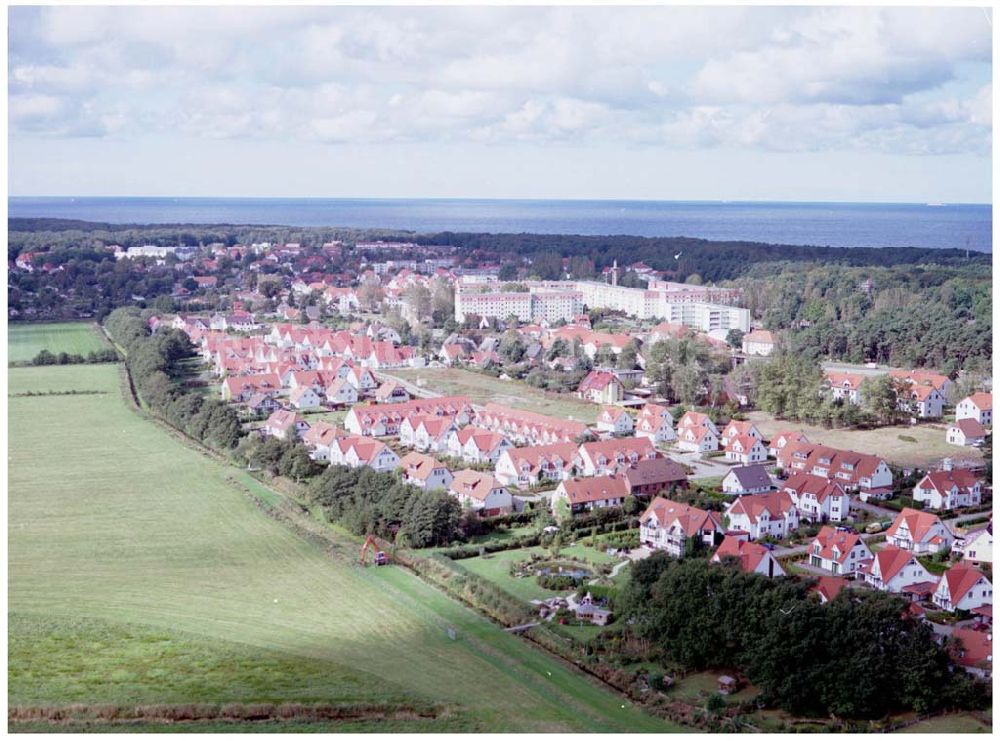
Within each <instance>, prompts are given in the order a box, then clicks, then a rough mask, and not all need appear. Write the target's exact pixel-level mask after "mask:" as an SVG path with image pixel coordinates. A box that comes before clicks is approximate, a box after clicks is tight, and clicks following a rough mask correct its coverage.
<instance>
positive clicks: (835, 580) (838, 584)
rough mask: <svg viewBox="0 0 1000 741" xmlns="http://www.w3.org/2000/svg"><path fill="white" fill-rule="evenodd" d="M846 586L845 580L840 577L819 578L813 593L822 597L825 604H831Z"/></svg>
mask: <svg viewBox="0 0 1000 741" xmlns="http://www.w3.org/2000/svg"><path fill="white" fill-rule="evenodd" d="M846 586H847V579H845V578H844V577H842V576H821V577H820V578H819V579H817V580H816V584H815V585H814V586H813V591H815V592H817V593H818V594H819V595H820V596H822V597H823V600H824V601H825V602H832V601H833V600H835V599H836V598H837V595H838V594H840V593H841V591H843V589H844V588H845V587H846Z"/></svg>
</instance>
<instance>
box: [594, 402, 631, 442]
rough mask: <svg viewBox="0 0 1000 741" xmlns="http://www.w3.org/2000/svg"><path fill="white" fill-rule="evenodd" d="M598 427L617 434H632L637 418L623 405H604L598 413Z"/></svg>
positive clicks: (603, 430)
mask: <svg viewBox="0 0 1000 741" xmlns="http://www.w3.org/2000/svg"><path fill="white" fill-rule="evenodd" d="M597 429H598V430H600V431H601V432H611V433H613V434H615V435H631V434H632V431H633V430H634V429H635V420H633V419H632V415H631V414H629V413H628V412H627V411H625V410H624V409H622V408H621V407H604V408H603V409H601V413H600V414H599V415H597Z"/></svg>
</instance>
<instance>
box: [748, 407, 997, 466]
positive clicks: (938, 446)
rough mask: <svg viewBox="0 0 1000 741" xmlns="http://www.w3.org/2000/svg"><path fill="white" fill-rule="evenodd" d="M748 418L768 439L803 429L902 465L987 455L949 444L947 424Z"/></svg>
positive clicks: (823, 440) (826, 440) (767, 416)
mask: <svg viewBox="0 0 1000 741" xmlns="http://www.w3.org/2000/svg"><path fill="white" fill-rule="evenodd" d="M747 418H748V419H750V420H752V421H753V423H754V424H755V425H757V428H758V429H759V430H760V431H761V434H762V435H764V437H765V438H768V439H770V438H771V437H772V436H773V435H775V434H778V433H780V432H783V431H785V430H802V431H803V432H805V434H806V437H808V438H809V441H810V442H814V443H823V444H825V445H830V446H833V447H835V448H846V449H849V450H856V451H858V452H859V453H874V454H877V455H880V456H883V457H884V458H885V459H886V460H887V461H889V463H895V464H896V465H899V466H913V467H918V468H927V467H928V466H929V465H931V464H932V463H936V462H939V461H940V460H941V459H942V458H945V457H950V458H954V459H955V460H977V461H978V460H982V458H983V454H982V453H981V452H980V451H979V450H977V449H975V448H962V447H959V446H957V445H949V444H948V443H946V442H945V439H944V436H945V425H943V424H936V423H935V424H919V425H913V426H910V425H897V426H895V427H881V428H878V429H872V430H855V429H833V430H828V429H826V428H825V427H816V426H813V425H807V424H803V423H801V422H789V421H783V420H776V419H775V418H774V417H772V416H771V415H770V414H767V413H766V412H750V413H749V414H747ZM900 436H902V437H903V438H912V441H911V440H906V439H901V438H900Z"/></svg>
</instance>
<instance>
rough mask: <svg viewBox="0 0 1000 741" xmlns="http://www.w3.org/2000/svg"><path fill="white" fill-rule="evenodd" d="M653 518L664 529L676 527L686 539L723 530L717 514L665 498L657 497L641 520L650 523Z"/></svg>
mask: <svg viewBox="0 0 1000 741" xmlns="http://www.w3.org/2000/svg"><path fill="white" fill-rule="evenodd" d="M651 517H655V518H656V522H657V523H658V524H659V526H660V527H662V528H670V527H673V526H674V525H676V526H677V527H678V528H679V529H680V530H681V531H682V532H683V533H684V537H686V538H693V537H695V536H696V535H698V534H699V533H701V532H702V531H703V530H714V531H720V532H721V530H722V523H721V521H720V520H719V515H718V513H717V512H708V511H707V510H703V509H698V508H697V507H692V506H691V505H689V504H682V503H680V502H674V501H672V500H670V499H667V498H665V497H655V498H654V499H653V501H652V502H650V503H649V506H648V507H646V511H645V512H643V513H642V516H641V517H640V518H639V521H640V522H643V523H645V522H648V520H649V519H650V518H651Z"/></svg>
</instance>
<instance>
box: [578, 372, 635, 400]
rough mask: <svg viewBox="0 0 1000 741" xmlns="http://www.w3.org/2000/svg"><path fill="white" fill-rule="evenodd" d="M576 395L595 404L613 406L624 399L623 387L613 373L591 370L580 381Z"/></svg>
mask: <svg viewBox="0 0 1000 741" xmlns="http://www.w3.org/2000/svg"><path fill="white" fill-rule="evenodd" d="M576 395H577V396H579V397H580V398H581V399H586V400H587V401H592V402H594V403H595V404H614V403H616V402H619V401H621V400H622V399H624V398H625V387H624V386H623V385H622V382H621V381H620V380H618V377H617V376H616V375H615V374H614V373H611V372H610V371H606V370H592V371H591V372H590V373H588V374H587V375H586V376H585V377H584V379H583V380H582V381H580V385H579V386H578V387H577V389H576Z"/></svg>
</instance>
